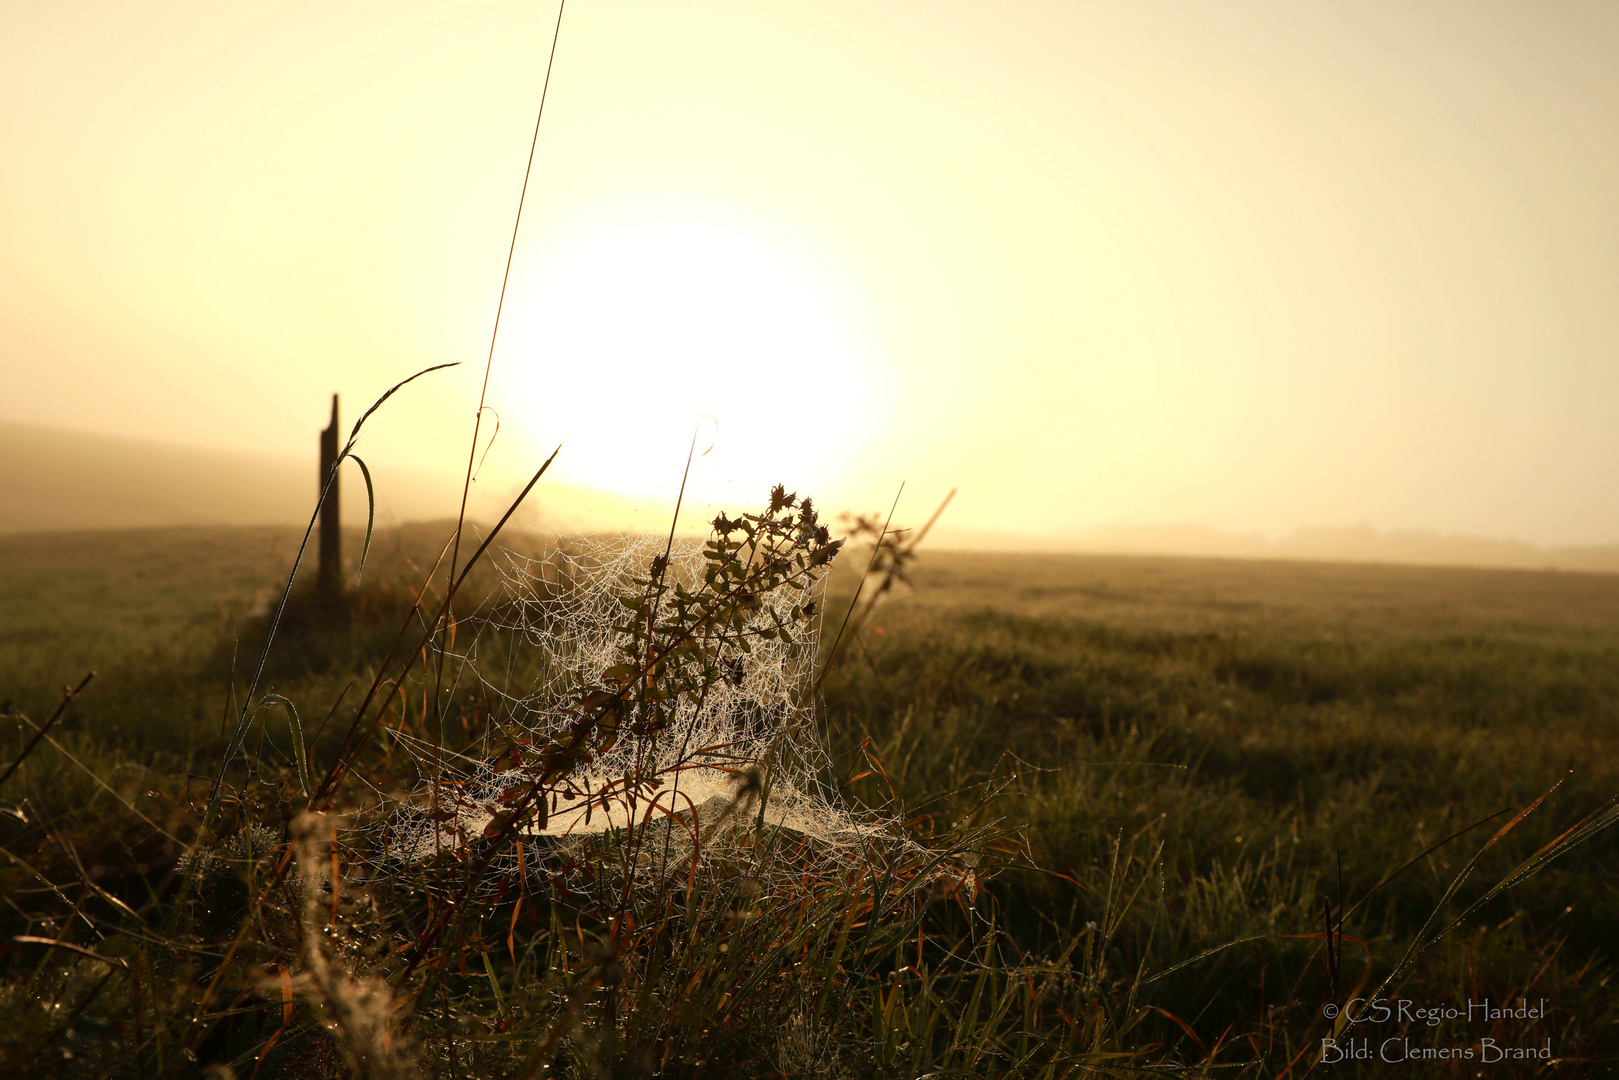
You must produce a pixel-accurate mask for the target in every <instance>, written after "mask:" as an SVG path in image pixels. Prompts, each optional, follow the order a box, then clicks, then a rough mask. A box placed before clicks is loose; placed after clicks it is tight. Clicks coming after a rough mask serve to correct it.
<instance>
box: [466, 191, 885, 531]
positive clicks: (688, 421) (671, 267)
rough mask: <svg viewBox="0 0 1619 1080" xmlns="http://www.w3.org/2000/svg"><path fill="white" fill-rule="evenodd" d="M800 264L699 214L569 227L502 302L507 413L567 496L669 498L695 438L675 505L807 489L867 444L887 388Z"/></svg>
mask: <svg viewBox="0 0 1619 1080" xmlns="http://www.w3.org/2000/svg"><path fill="white" fill-rule="evenodd" d="M806 263H807V260H806V259H805V258H804V257H803V256H802V255H801V254H799V253H797V252H794V251H792V250H791V246H790V245H784V244H783V243H781V242H778V241H777V240H775V239H773V238H772V237H770V236H769V235H768V233H767V232H766V231H765V230H762V229H758V228H749V227H747V226H746V225H743V224H738V223H736V222H733V221H727V220H722V219H719V218H716V217H714V216H705V215H698V214H657V215H646V216H640V217H637V218H631V219H629V220H619V221H616V222H614V223H611V224H607V225H603V226H600V227H597V228H592V229H586V230H581V231H580V232H578V233H577V234H576V235H575V236H573V237H572V238H571V239H570V240H568V241H566V242H564V243H560V244H556V245H554V246H552V247H551V248H550V249H549V250H548V251H547V253H546V256H545V258H544V259H543V261H542V262H541V265H540V266H539V268H538V270H537V272H535V273H534V274H533V275H532V276H531V277H530V278H529V279H528V280H527V281H526V282H523V283H522V286H521V291H520V294H519V295H518V296H517V297H516V298H515V299H517V301H518V303H517V304H516V305H514V309H515V310H514V312H513V324H512V327H511V331H510V334H509V336H508V339H507V340H508V347H506V348H504V349H502V355H501V357H500V358H499V361H498V363H499V364H500V366H501V368H502V369H503V371H504V372H505V378H504V390H503V393H502V395H501V397H502V399H503V405H504V407H505V410H506V411H507V412H508V413H509V414H510V413H515V414H516V419H517V420H518V422H519V423H521V424H522V425H523V427H524V428H525V429H526V432H527V434H528V436H529V437H530V439H531V440H532V441H534V442H535V443H536V444H537V445H541V446H545V445H555V444H556V443H557V442H559V441H561V440H563V439H566V440H567V441H566V445H565V447H564V449H563V452H562V454H561V455H560V456H559V457H558V459H557V463H556V466H555V467H554V468H555V473H556V475H557V477H558V478H559V479H563V480H567V481H571V482H574V483H579V484H584V485H588V486H590V487H595V488H599V489H604V490H608V491H615V492H620V493H623V494H627V495H632V496H637V497H653V498H657V497H668V496H670V495H672V494H673V493H674V491H675V489H676V488H677V487H678V486H679V483H680V480H681V474H682V472H683V470H684V469H685V465H686V459H687V453H688V450H689V449H690V448H691V446H692V440H693V435H694V433H695V435H696V438H697V454H698V458H697V460H696V461H695V462H694V464H693V467H692V476H691V481H690V484H689V486H688V496H697V497H699V498H707V499H710V500H713V501H721V502H725V501H730V500H732V499H735V498H743V499H746V500H750V501H751V500H755V499H757V498H758V497H759V495H760V494H761V493H762V492H764V491H765V490H766V489H767V488H768V487H769V486H770V485H772V484H775V483H785V484H787V485H788V487H789V488H794V487H797V488H801V489H802V490H804V491H805V492H806V493H811V494H813V493H815V492H817V491H821V490H823V489H824V487H825V486H826V485H828V484H830V483H832V482H834V481H835V480H836V479H837V477H838V476H839V475H841V474H842V473H843V472H844V471H845V470H847V469H848V467H849V466H850V465H851V464H852V462H853V461H854V459H855V457H856V456H857V455H858V454H859V453H860V451H861V450H862V449H864V448H866V447H867V446H868V445H869V444H870V443H871V441H872V440H873V439H874V437H875V436H876V435H877V434H878V433H879V432H878V428H879V427H880V426H881V421H882V417H881V415H880V414H881V412H882V411H883V410H882V409H881V408H880V407H879V405H880V399H882V398H883V397H885V396H886V395H885V394H884V392H883V383H884V382H885V379H884V377H883V376H884V365H883V364H881V363H879V362H878V352H879V350H877V349H876V348H875V347H874V346H873V345H872V344H871V342H870V340H869V338H870V335H869V334H862V333H860V332H859V331H858V329H857V328H852V327H851V323H853V322H854V321H855V320H853V319H851V317H850V316H849V314H848V310H847V309H848V307H849V305H848V304H847V303H844V304H841V305H840V304H839V303H837V302H836V294H837V290H836V289H831V290H829V289H828V288H826V287H825V286H824V285H823V284H822V283H821V281H822V280H824V279H825V278H826V274H825V273H824V272H823V273H819V274H818V273H817V272H816V271H817V270H818V269H824V268H821V267H815V266H812V265H806ZM502 333H503V335H505V334H507V331H505V330H503V331H502ZM862 339H865V340H862Z"/></svg>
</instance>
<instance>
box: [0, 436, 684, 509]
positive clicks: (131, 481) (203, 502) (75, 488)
mask: <svg viewBox="0 0 1619 1080" xmlns="http://www.w3.org/2000/svg"><path fill="white" fill-rule="evenodd" d="M313 441H314V440H311V442H313ZM369 464H370V465H371V467H372V474H373V478H374V479H375V481H376V487H377V517H378V521H379V522H380V523H382V524H390V523H399V522H405V521H421V520H433V519H443V518H453V517H454V516H455V514H456V509H457V507H458V506H459V505H460V494H461V483H460V479H459V478H457V477H450V476H442V475H436V474H432V473H424V472H415V471H411V470H406V469H391V468H389V467H387V466H386V465H385V464H379V463H378V462H376V461H372V462H370V463H369ZM316 471H317V469H316V462H315V460H314V458H313V455H311V457H310V459H308V460H300V459H298V458H289V457H278V456H274V455H270V454H248V453H239V452H229V451H216V450H209V449H204V448H200V447H192V446H179V445H174V444H170V443H161V442H152V441H147V440H143V439H129V438H122V437H118V436H112V435H100V434H96V433H93V432H82V431H64V430H61V429H57V428H45V427H35V426H32V425H27V424H16V423H10V422H6V421H0V534H5V533H23V532H39V531H45V530H60V529H129V528H144V527H154V526H172V525H302V524H305V523H307V522H308V520H309V515H310V513H311V512H312V511H313V510H314V506H315V499H316V497H317V495H318V494H319V492H318V485H317V478H316V475H315V474H316ZM515 495H516V491H506V490H504V489H502V490H497V491H482V492H479V491H475V492H474V498H473V500H472V502H471V505H470V506H469V508H468V514H469V517H471V518H473V519H474V520H484V521H490V520H494V519H495V518H498V517H499V516H500V514H501V513H502V512H504V510H505V508H506V506H507V505H508V502H509V500H510V499H511V498H512V497H513V496H515ZM642 509H643V508H642V507H640V506H639V505H637V504H635V503H633V502H631V501H630V500H626V499H618V498H615V497H614V496H611V495H605V494H601V493H598V492H594V491H589V490H587V489H583V488H576V487H573V486H570V485H565V484H554V483H553V484H547V485H545V487H544V489H543V490H539V491H536V493H535V494H534V495H531V496H530V498H529V503H528V505H526V507H525V512H524V513H523V514H522V520H523V521H524V522H537V521H543V522H545V523H547V524H548V526H550V527H556V528H565V529H573V530H587V529H595V528H612V527H621V524H620V523H622V522H625V521H634V520H637V518H636V515H637V513H639V512H640V511H641V510H642ZM365 513H366V506H365V484H364V482H363V481H362V480H361V479H360V474H359V472H358V470H355V469H350V470H349V471H348V472H346V473H345V475H344V477H343V517H344V520H345V521H347V522H348V523H350V524H363V523H364V521H365ZM661 514H662V511H659V516H660V518H661Z"/></svg>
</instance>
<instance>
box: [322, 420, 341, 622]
mask: <svg viewBox="0 0 1619 1080" xmlns="http://www.w3.org/2000/svg"><path fill="white" fill-rule="evenodd" d="M336 463H337V395H336V394H333V395H332V423H331V426H330V427H328V428H327V429H326V430H325V431H322V432H321V433H320V487H319V488H317V489H316V490H317V492H318V491H325V492H326V501H325V502H323V503H321V505H320V569H319V572H318V574H317V576H316V588H317V590H318V591H319V593H320V595H321V596H322V597H324V598H326V599H328V600H335V599H337V597H338V596H340V595H342V592H343V517H342V499H341V494H342V492H341V489H340V484H339V481H338V477H337V476H336V475H334V474H333V472H332V467H333V466H334V465H335V464H336ZM327 478H330V479H331V488H330V489H327V487H326V482H327Z"/></svg>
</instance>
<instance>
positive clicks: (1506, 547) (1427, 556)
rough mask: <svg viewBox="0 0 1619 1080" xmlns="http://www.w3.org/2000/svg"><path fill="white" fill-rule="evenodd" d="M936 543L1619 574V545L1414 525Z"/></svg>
mask: <svg viewBox="0 0 1619 1080" xmlns="http://www.w3.org/2000/svg"><path fill="white" fill-rule="evenodd" d="M928 542H929V544H930V545H933V546H937V547H943V548H953V549H956V550H962V551H974V550H994V551H1027V552H1076V553H1088V554H1119V555H1188V556H1198V557H1215V558H1232V559H1308V560H1312V561H1320V562H1350V563H1403V564H1409V565H1415V566H1480V567H1486V566H1487V567H1500V568H1504V569H1520V570H1584V571H1593V572H1599V573H1610V574H1611V573H1619V544H1605V545H1600V546H1589V547H1538V546H1536V545H1534V544H1528V543H1524V542H1522V541H1518V540H1488V539H1483V538H1480V537H1476V536H1448V535H1445V534H1442V533H1436V532H1426V531H1421V530H1411V529H1395V530H1390V531H1388V532H1379V531H1378V530H1376V529H1373V528H1372V527H1371V526H1369V525H1358V526H1353V527H1350V528H1342V529H1297V530H1295V531H1294V532H1292V533H1290V534H1288V535H1287V536H1284V537H1282V538H1281V539H1279V540H1275V541H1272V540H1267V539H1266V538H1265V537H1263V536H1261V535H1259V534H1257V533H1251V534H1241V533H1227V532H1221V531H1219V530H1218V529H1208V528H1203V527H1201V526H1196V525H1146V526H1127V525H1110V526H1106V527H1103V528H1099V529H1092V530H1089V531H1087V532H1078V533H1066V534H1051V535H1045V536H1011V535H1005V534H997V533H974V532H965V531H954V532H952V531H950V530H947V529H940V530H939V531H938V532H937V533H935V534H934V537H933V538H931V539H930V540H929V541H928Z"/></svg>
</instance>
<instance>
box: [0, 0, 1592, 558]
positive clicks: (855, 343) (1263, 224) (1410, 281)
mask: <svg viewBox="0 0 1619 1080" xmlns="http://www.w3.org/2000/svg"><path fill="white" fill-rule="evenodd" d="M555 14H556V9H555V6H554V5H553V4H551V3H524V4H514V3H484V4H449V3H437V4H422V3H410V2H406V0H388V2H387V3H380V2H379V3H361V2H352V3H341V4H333V3H330V2H323V3H298V2H289V0H278V2H276V3H250V2H246V0H237V2H233V3H228V4H217V3H200V2H191V3H178V2H162V0H145V2H142V3H139V4H129V3H113V2H104V0H96V2H72V0H44V2H34V0H7V2H6V3H4V4H3V5H0V147H3V148H4V149H3V152H0V239H3V242H0V375H3V386H4V390H3V391H0V419H6V420H12V421H24V422H28V423H34V424H45V425H52V426H58V427H67V428H81V429H91V430H95V431H98V432H104V433H113V434H123V435H135V436H141V437H147V438H156V439H166V440H171V441H175V442H182V443H190V444H195V445H199V446H213V447H219V448H221V449H229V450H232V451H240V450H260V451H267V452H273V453H278V454H307V453H309V452H310V451H311V448H312V446H313V443H314V432H315V431H316V429H318V428H319V427H320V426H321V424H322V422H323V420H324V411H325V407H326V395H328V394H330V393H331V392H333V391H340V392H342V394H343V396H344V401H345V403H346V408H347V409H348V410H349V415H350V417H352V416H353V415H354V411H353V410H354V409H355V408H356V407H357V406H359V405H360V404H362V402H363V401H367V400H369V399H370V398H371V397H374V396H375V395H376V394H377V393H379V392H380V391H381V390H382V389H384V388H386V386H388V385H389V384H391V383H392V382H394V381H396V380H397V379H398V378H400V377H403V376H404V375H406V374H409V373H410V372H412V371H414V370H417V369H418V368H421V367H425V366H428V365H430V364H434V363H443V362H446V361H452V360H456V361H461V362H462V366H461V367H460V368H457V369H455V370H454V371H451V372H447V373H438V374H435V375H433V376H429V380H431V381H427V380H424V382H423V383H421V384H418V385H417V386H415V387H412V388H411V389H410V390H409V391H406V392H405V393H402V394H401V396H400V398H399V399H398V403H397V405H392V404H391V405H390V407H389V409H388V410H387V411H386V412H385V413H384V414H383V415H382V416H380V417H379V419H378V420H377V421H376V422H375V430H374V431H373V432H372V434H371V435H370V436H369V437H368V439H367V444H366V446H367V452H368V453H369V455H370V457H371V458H372V460H373V463H374V464H379V463H380V464H379V468H378V471H379V473H382V476H381V477H380V478H379V479H380V480H381V482H383V483H386V470H385V468H384V466H387V465H395V466H398V467H400V468H411V469H437V470H440V471H443V472H452V471H455V470H457V469H459V468H464V466H465V461H466V453H467V451H466V441H467V437H468V435H469V433H470V427H471V418H472V412H473V410H474V408H475V406H476V402H477V398H478V393H479V383H480V380H481V377H482V372H483V364H484V358H485V355H486V353H487V350H488V346H489V334H490V329H491V326H492V323H493V320H494V312H495V302H496V298H497V296H498V294H499V289H500V281H501V271H502V268H503V266H504V262H505V257H506V251H507V245H508V243H509V241H510V235H511V233H510V230H511V227H512V216H513V213H514V211H515V208H516V200H517V194H518V189H519V187H520V185H521V183H522V177H523V166H524V161H525V159H526V156H527V153H528V146H529V138H530V135H531V132H532V124H533V119H534V109H535V107H536V105H537V104H538V101H539V94H540V87H541V83H542V80H543V77H544V71H545V59H546V53H547V51H548V49H549V46H550V34H551V28H552V25H553V20H554V18H555ZM1616 57H1619V5H1615V4H1612V3H1606V2H1596V3H1549V2H1547V3H1530V2H1521V3H1513V4H1504V3H1486V2H1479V0H1468V2H1465V3H1463V2H1458V3H1420V2H1412V0H1397V2H1386V3H1383V2H1375V3H1374V2H1370V0H1361V2H1354V3H1325V2H1321V3H1300V2H1297V0H1285V2H1230V0H1226V2H1220V3H1196V2H1192V0H1176V2H1173V3H1153V2H1130V3H1125V2H1122V0H1121V2H1117V3H1101V2H1094V3H1034V2H1028V3H1017V4H1011V3H994V4H989V3H946V2H939V0H930V2H926V3H921V2H918V3H900V2H885V3H878V2H873V0H862V2H859V3H832V2H825V0H817V2H815V3H805V2H802V0H799V2H791V3H787V2H781V3H771V2H763V0H748V2H740V0H732V2H728V3H704V2H696V0H692V2H670V0H661V2H644V3H637V2H630V0H621V2H606V0H573V2H572V3H571V4H570V5H569V7H568V10H567V12H566V14H565V16H564V19H563V24H562V32H561V41H560V44H559V46H558V48H557V56H556V66H555V69H554V72H553V74H552V80H551V88H550V95H549V99H548V101H547V104H546V115H545V120H544V123H543V125H542V127H541V129H540V136H539V143H538V147H537V151H536V156H535V164H534V173H533V179H532V180H531V182H530V186H529V193H528V201H527V204H526V209H525V211H524V221H523V227H522V230H521V233H520V235H519V238H518V245H517V252H516V259H515V262H514V266H513V270H512V278H511V285H510V291H509V293H508V299H507V306H506V312H505V315H504V316H503V326H502V331H501V340H500V343H499V344H498V345H497V348H496V350H495V358H494V371H493V375H492V380H491V388H490V403H491V405H492V406H493V407H494V408H495V409H496V411H497V412H498V413H499V415H500V417H501V434H500V437H499V439H498V440H497V442H496V444H495V447H494V449H493V450H492V451H491V453H490V455H489V458H488V464H487V466H486V473H485V474H484V483H485V484H486V485H491V484H493V485H499V484H504V483H509V482H510V479H511V478H512V477H515V476H517V475H518V474H520V473H523V472H524V471H525V469H526V468H532V465H533V463H534V462H535V460H536V456H537V455H539V454H542V453H548V452H549V450H550V449H551V448H552V447H553V446H554V445H555V444H556V443H557V442H558V441H560V440H562V439H563V438H566V439H567V440H568V441H567V444H566V446H565V448H564V450H563V454H562V456H561V457H560V458H559V459H558V466H557V469H558V478H559V479H560V480H566V481H569V482H571V483H574V484H585V485H593V486H597V487H602V488H606V489H610V490H616V491H620V492H625V493H629V494H632V495H649V494H650V495H657V494H665V495H667V494H672V492H673V489H674V486H675V485H676V484H678V482H679V479H680V470H681V466H682V464H683V461H684V452H685V449H686V447H687V445H689V443H690V440H691V437H692V431H693V429H694V426H696V427H697V430H698V432H699V443H700V445H699V449H703V448H706V447H709V446H712V448H713V449H712V451H711V453H710V454H709V455H708V456H707V457H705V458H703V459H702V460H701V462H700V463H699V466H698V469H697V474H698V475H697V476H696V478H695V480H694V483H695V484H696V485H697V486H698V488H699V489H700V490H701V491H702V492H703V493H704V494H705V495H715V494H716V493H718V495H724V494H726V493H731V494H735V495H736V496H737V497H740V498H744V499H746V500H748V501H751V500H752V498H753V492H754V491H755V490H756V489H760V488H762V486H763V485H765V484H767V483H769V482H770V481H771V480H773V479H777V478H779V479H782V480H785V481H786V482H787V483H788V484H789V486H795V487H798V488H799V489H800V490H801V491H803V492H805V493H809V494H814V495H816V496H817V497H818V499H819V500H820V501H821V502H823V503H826V504H829V505H835V506H837V505H842V506H858V507H875V506H886V505H887V503H888V501H889V500H890V499H891V498H892V494H893V492H894V490H895V488H896V487H897V486H898V484H899V483H900V482H901V481H902V480H903V481H905V482H906V484H907V487H906V501H907V505H908V506H909V507H911V511H912V514H911V516H912V517H913V518H919V517H921V516H924V515H925V514H926V513H927V511H928V510H930V509H931V508H932V506H933V505H934V504H935V503H936V502H937V501H938V499H939V498H940V497H942V495H943V493H944V492H945V491H946V490H948V489H949V488H950V487H959V488H960V490H961V494H960V495H959V496H958V498H957V500H956V503H955V504H954V506H953V507H952V509H951V521H952V522H953V524H954V525H955V526H956V527H958V528H961V529H974V530H994V531H1003V532H1017V533H1036V534H1052V533H1063V532H1068V531H1073V530H1080V529H1088V528H1092V527H1095V526H1098V525H1104V524H1110V523H1132V524H1136V523H1140V524H1151V523H1189V524H1196V525H1202V526H1208V527H1212V528H1218V529H1225V530H1231V531H1239V532H1247V531H1254V530H1260V531H1265V532H1267V533H1271V534H1276V533H1281V532H1284V531H1286V530H1289V529H1292V528H1295V527H1299V526H1336V525H1349V524H1356V523H1361V522H1365V523H1369V524H1371V525H1373V526H1375V527H1378V528H1425V529H1434V530H1439V531H1444V532H1457V533H1471V534H1479V535H1485V536H1500V537H1517V538H1522V539H1527V540H1531V541H1535V542H1540V543H1588V542H1610V541H1614V540H1619V497H1616V496H1619V491H1616V485H1615V482H1614V478H1615V475H1616V473H1619V422H1616V421H1619V197H1616V196H1615V193H1616V192H1619V63H1616V62H1615V58H1616ZM705 415H706V416H708V417H710V418H711V419H706V420H702V421H701V422H699V417H701V416H705ZM448 509H449V508H447V510H448ZM902 516H903V511H902Z"/></svg>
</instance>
